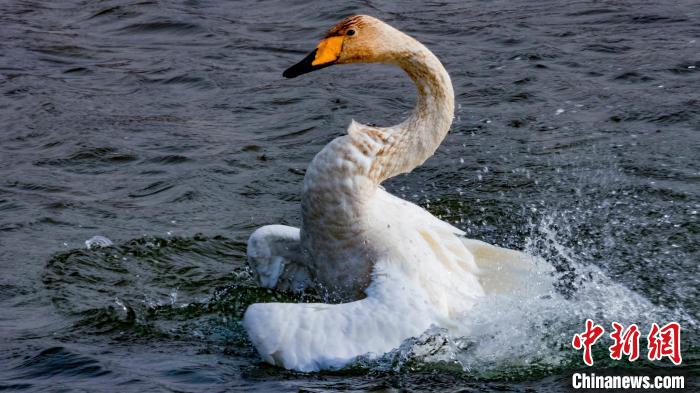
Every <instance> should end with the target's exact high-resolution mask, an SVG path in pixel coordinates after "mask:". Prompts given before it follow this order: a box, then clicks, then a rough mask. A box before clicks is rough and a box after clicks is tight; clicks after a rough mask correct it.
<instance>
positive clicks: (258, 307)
mask: <svg viewBox="0 0 700 393" xmlns="http://www.w3.org/2000/svg"><path fill="white" fill-rule="evenodd" d="M397 274H400V273H399V272H391V271H387V270H382V269H375V272H374V274H373V281H372V284H371V285H370V286H369V287H368V288H367V290H366V291H365V292H366V294H367V297H366V298H364V299H362V300H357V301H354V302H349V303H342V304H325V303H256V304H253V305H251V306H249V307H248V309H247V310H246V313H245V315H244V318H243V326H244V328H245V329H246V331H247V332H248V336H249V338H250V340H251V341H252V342H253V344H254V346H255V348H256V349H257V350H258V353H259V354H260V356H261V357H262V358H263V360H265V361H266V362H268V363H271V364H274V365H277V366H280V367H284V368H287V369H293V370H297V371H305V372H309V371H319V370H321V369H333V368H341V367H343V366H345V365H347V364H349V363H351V362H353V361H355V360H356V359H357V358H358V357H359V356H362V355H367V356H368V357H370V358H371V357H374V356H377V355H381V354H384V353H386V352H388V351H390V350H392V349H394V348H397V347H398V346H399V345H400V344H401V342H403V340H405V339H406V338H409V337H413V336H418V335H420V334H421V333H423V332H424V331H425V330H426V329H428V328H429V327H430V325H431V324H432V323H434V321H435V318H433V317H432V316H431V315H432V311H431V310H430V307H429V306H428V303H427V302H426V301H424V300H423V299H424V298H425V297H424V296H421V293H420V289H419V288H416V287H415V286H414V285H412V283H411V282H406V280H405V278H403V277H397V276H396V275H397Z"/></svg>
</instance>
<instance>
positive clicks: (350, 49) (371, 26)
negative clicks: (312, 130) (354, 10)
mask: <svg viewBox="0 0 700 393" xmlns="http://www.w3.org/2000/svg"><path fill="white" fill-rule="evenodd" d="M411 41H412V39H411V38H410V37H408V36H407V35H405V34H403V33H401V32H400V31H398V30H396V29H395V28H393V27H391V26H389V25H388V24H386V23H384V22H382V21H380V20H379V19H377V18H373V17H371V16H367V15H353V16H350V17H347V18H345V19H343V20H342V21H341V22H340V23H338V24H337V25H335V26H333V27H332V28H331V29H330V30H328V33H326V35H325V37H323V39H322V40H321V42H319V44H318V45H317V46H316V49H314V50H313V51H312V52H311V53H310V54H309V55H308V56H306V57H305V58H304V59H303V60H302V61H300V62H299V63H297V64H295V65H293V66H291V67H289V68H288V69H287V70H286V71H284V73H283V74H282V75H283V76H284V77H285V78H296V77H297V76H299V75H302V74H306V73H308V72H311V71H315V70H319V69H321V68H326V67H328V66H331V65H334V64H350V63H397V62H398V61H399V60H400V59H401V58H402V57H405V54H406V50H405V49H406V48H407V46H406V43H408V44H409V45H410V43H411Z"/></svg>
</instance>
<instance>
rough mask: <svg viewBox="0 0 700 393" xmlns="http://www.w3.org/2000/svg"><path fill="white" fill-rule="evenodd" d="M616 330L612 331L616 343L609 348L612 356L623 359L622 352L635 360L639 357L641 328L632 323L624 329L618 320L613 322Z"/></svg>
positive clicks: (631, 360)
mask: <svg viewBox="0 0 700 393" xmlns="http://www.w3.org/2000/svg"><path fill="white" fill-rule="evenodd" d="M612 327H613V329H615V331H614V332H612V333H610V337H611V338H612V339H613V340H615V343H614V344H613V345H611V346H610V347H609V348H608V349H609V350H610V358H611V359H614V360H620V359H622V354H625V355H627V356H629V358H628V359H629V361H630V362H634V361H635V360H637V359H639V335H640V334H639V328H638V327H637V325H635V324H631V325H629V326H628V327H627V329H625V330H624V333H623V327H622V325H620V324H619V323H617V322H613V323H612Z"/></svg>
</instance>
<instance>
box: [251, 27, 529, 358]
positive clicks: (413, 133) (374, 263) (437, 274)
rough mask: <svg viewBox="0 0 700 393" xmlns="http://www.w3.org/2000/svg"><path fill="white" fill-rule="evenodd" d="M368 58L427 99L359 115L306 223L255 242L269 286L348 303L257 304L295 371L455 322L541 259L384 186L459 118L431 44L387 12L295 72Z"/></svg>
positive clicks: (261, 334) (312, 192)
mask: <svg viewBox="0 0 700 393" xmlns="http://www.w3.org/2000/svg"><path fill="white" fill-rule="evenodd" d="M351 32H352V33H351ZM357 62H381V63H388V64H393V65H397V66H399V67H401V68H402V69H404V70H405V71H406V73H407V74H408V75H409V77H411V79H412V80H413V81H414V82H415V84H416V86H417V89H418V99H417V105H416V108H415V109H414V111H413V113H412V114H411V116H410V117H409V118H408V119H407V120H405V121H404V122H402V123H401V124H398V125H395V126H391V127H371V126H367V125H362V124H359V123H357V122H355V121H353V122H352V123H351V124H350V126H349V128H348V133H347V135H344V136H341V137H339V138H336V139H335V140H333V141H332V142H331V143H329V144H328V145H327V146H326V147H325V148H323V149H322V150H321V151H320V152H319V153H318V154H317V155H316V157H315V158H314V159H313V161H312V162H311V164H310V166H309V168H308V170H307V172H306V175H305V178H304V184H303V191H302V219H303V223H302V227H301V229H300V230H299V229H296V228H292V227H286V226H281V225H271V226H265V227H262V228H260V229H258V230H256V231H255V232H254V233H253V234H252V235H251V237H250V239H249V241H248V260H249V263H250V265H251V267H252V269H253V271H254V272H255V273H256V275H257V277H258V280H259V283H260V285H261V286H264V287H269V288H275V289H278V290H291V291H301V290H304V289H305V288H308V287H310V286H312V287H315V288H316V289H320V290H323V291H325V292H326V293H329V294H330V295H331V296H332V297H333V298H335V299H338V300H341V301H343V303H340V304H323V303H298V304H297V303H258V304H253V305H251V306H249V308H248V309H247V310H246V313H245V316H244V320H243V326H244V327H245V329H246V331H247V332H248V335H249V337H250V339H251V341H252V343H253V345H254V346H255V347H256V349H257V350H258V352H259V353H260V355H261V357H262V358H263V359H264V360H265V361H267V362H269V363H271V364H274V365H278V366H281V367H285V368H288V369H294V370H299V371H318V370H321V369H327V368H339V367H343V366H345V365H347V364H348V363H350V362H352V361H353V360H355V359H357V357H358V356H363V355H364V356H369V357H374V356H379V355H382V354H384V353H386V352H388V351H390V350H392V349H394V348H397V347H398V346H399V345H400V344H401V342H402V341H404V340H405V339H407V338H410V337H414V336H418V335H420V334H421V333H423V332H424V331H425V330H426V329H428V328H430V327H431V326H432V325H436V326H441V327H446V328H449V327H451V326H453V325H454V324H455V322H454V321H455V318H456V317H458V316H460V315H463V314H465V313H467V312H468V311H469V310H470V309H471V308H472V307H473V305H474V304H475V302H477V301H478V300H479V298H481V297H483V296H484V295H485V293H487V292H489V291H498V290H500V289H502V287H504V286H507V285H508V283H507V278H508V277H507V276H508V275H507V274H503V273H504V271H506V270H507V271H517V270H518V269H524V270H527V269H528V268H529V266H530V262H531V261H530V260H529V257H527V256H526V255H524V254H522V253H519V252H516V251H511V250H506V249H502V248H498V247H494V246H491V245H488V244H486V243H483V242H480V241H477V240H467V239H464V238H463V235H464V233H463V232H462V231H461V230H459V229H457V228H455V227H453V226H452V225H450V224H448V223H445V222H443V221H441V220H439V219H437V218H436V217H434V216H433V215H431V214H430V213H429V212H427V211H426V210H424V209H422V208H421V207H419V206H417V205H415V204H412V203H410V202H407V201H404V200H402V199H400V198H397V197H395V196H393V195H391V194H389V193H388V192H386V191H385V190H384V189H383V188H382V187H381V186H380V184H381V182H382V181H384V180H386V179H388V178H390V177H392V176H396V175H398V174H400V173H406V172H410V171H411V170H412V169H414V168H415V167H417V166H419V165H421V164H422V163H423V162H424V161H425V160H426V159H428V158H429V157H430V156H432V155H433V153H434V152H435V150H436V149H437V148H438V146H439V145H440V143H441V141H442V140H443V139H444V137H445V135H446V134H447V132H448V130H449V128H450V125H451V123H452V118H453V114H454V93H453V90H452V84H451V82H450V78H449V75H448V74H447V72H446V71H445V69H444V67H443V66H442V64H441V63H440V61H439V60H438V59H437V58H436V57H435V55H433V54H432V53H431V52H430V51H429V50H428V49H427V48H426V47H425V46H423V45H422V44H420V43H419V42H418V41H416V40H415V39H413V38H411V37H409V36H408V35H406V34H404V33H402V32H400V31H398V30H396V29H394V28H393V27H391V26H389V25H387V24H386V23H384V22H381V21H379V20H378V19H375V18H372V17H369V16H353V17H349V18H347V19H345V20H343V21H342V22H340V23H339V24H338V25H336V26H334V27H333V28H332V29H331V30H330V31H329V32H328V34H327V35H326V37H325V38H324V40H323V41H321V43H320V44H319V45H318V47H317V49H316V50H315V51H314V52H312V53H311V55H309V56H308V57H307V58H306V59H304V60H303V61H302V62H301V63H299V64H297V65H295V66H293V67H291V68H290V69H288V70H287V71H285V76H287V77H295V76H298V75H299V74H301V73H305V72H309V71H312V70H314V69H318V68H323V67H325V66H328V65H330V64H345V63H357ZM504 267H506V269H504Z"/></svg>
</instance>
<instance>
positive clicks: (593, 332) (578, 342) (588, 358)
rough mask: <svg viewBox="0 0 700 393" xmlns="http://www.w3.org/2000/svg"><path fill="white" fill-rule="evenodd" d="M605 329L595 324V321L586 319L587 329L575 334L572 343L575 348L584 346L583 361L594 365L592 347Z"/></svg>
mask: <svg viewBox="0 0 700 393" xmlns="http://www.w3.org/2000/svg"><path fill="white" fill-rule="evenodd" d="M604 332H605V329H603V327H602V326H600V325H594V324H593V321H592V320H590V319H586V331H585V332H583V333H580V334H575V335H574V339H573V340H572V342H571V344H572V345H573V346H574V349H579V350H580V349H581V348H583V361H584V362H585V363H586V364H587V365H589V366H592V365H593V354H591V347H592V346H593V344H595V343H596V341H598V339H599V338H600V336H602V335H603V333H604Z"/></svg>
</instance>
